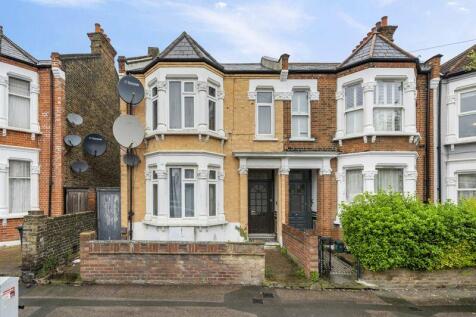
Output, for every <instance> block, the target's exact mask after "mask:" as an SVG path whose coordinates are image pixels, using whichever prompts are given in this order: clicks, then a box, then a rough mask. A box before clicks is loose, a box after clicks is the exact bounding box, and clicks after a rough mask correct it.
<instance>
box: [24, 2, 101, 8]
mask: <svg viewBox="0 0 476 317" xmlns="http://www.w3.org/2000/svg"><path fill="white" fill-rule="evenodd" d="M30 1H31V2H34V3H37V4H41V5H47V6H52V7H90V6H94V5H97V4H101V3H104V2H105V0H30Z"/></svg>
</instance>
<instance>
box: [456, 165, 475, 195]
mask: <svg viewBox="0 0 476 317" xmlns="http://www.w3.org/2000/svg"><path fill="white" fill-rule="evenodd" d="M462 176H471V177H473V178H474V180H473V181H474V185H472V186H462V181H461V180H462ZM457 193H458V195H457V201H458V202H460V201H461V200H462V199H467V198H470V197H471V198H476V171H473V172H460V173H458V174H457ZM468 194H469V195H468ZM462 196H465V197H462Z"/></svg>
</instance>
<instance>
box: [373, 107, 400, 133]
mask: <svg viewBox="0 0 476 317" xmlns="http://www.w3.org/2000/svg"><path fill="white" fill-rule="evenodd" d="M374 127H375V130H376V131H401V130H402V109H401V108H396V109H392V108H375V109H374Z"/></svg>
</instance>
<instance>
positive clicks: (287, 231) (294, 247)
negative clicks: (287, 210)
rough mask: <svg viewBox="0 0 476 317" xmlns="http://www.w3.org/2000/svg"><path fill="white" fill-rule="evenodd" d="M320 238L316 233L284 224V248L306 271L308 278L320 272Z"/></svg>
mask: <svg viewBox="0 0 476 317" xmlns="http://www.w3.org/2000/svg"><path fill="white" fill-rule="evenodd" d="M318 241H319V240H318V236H317V234H316V233H314V232H310V231H309V232H303V231H300V230H297V229H295V228H293V227H291V226H289V225H285V224H283V246H284V247H285V248H286V249H287V251H288V254H289V255H290V256H291V257H292V258H293V259H294V260H295V261H296V262H298V263H299V264H300V265H301V266H302V267H303V269H304V272H305V273H306V276H307V277H310V276H311V272H318V271H319V267H318V265H319V264H318V250H317V247H318Z"/></svg>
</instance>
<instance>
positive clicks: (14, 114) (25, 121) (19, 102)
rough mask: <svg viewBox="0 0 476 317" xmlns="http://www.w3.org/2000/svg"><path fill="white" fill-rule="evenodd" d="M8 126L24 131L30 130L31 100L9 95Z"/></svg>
mask: <svg viewBox="0 0 476 317" xmlns="http://www.w3.org/2000/svg"><path fill="white" fill-rule="evenodd" d="M8 125H9V126H11V127H16V128H22V129H29V128H30V98H25V97H19V96H15V95H9V97H8Z"/></svg>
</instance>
